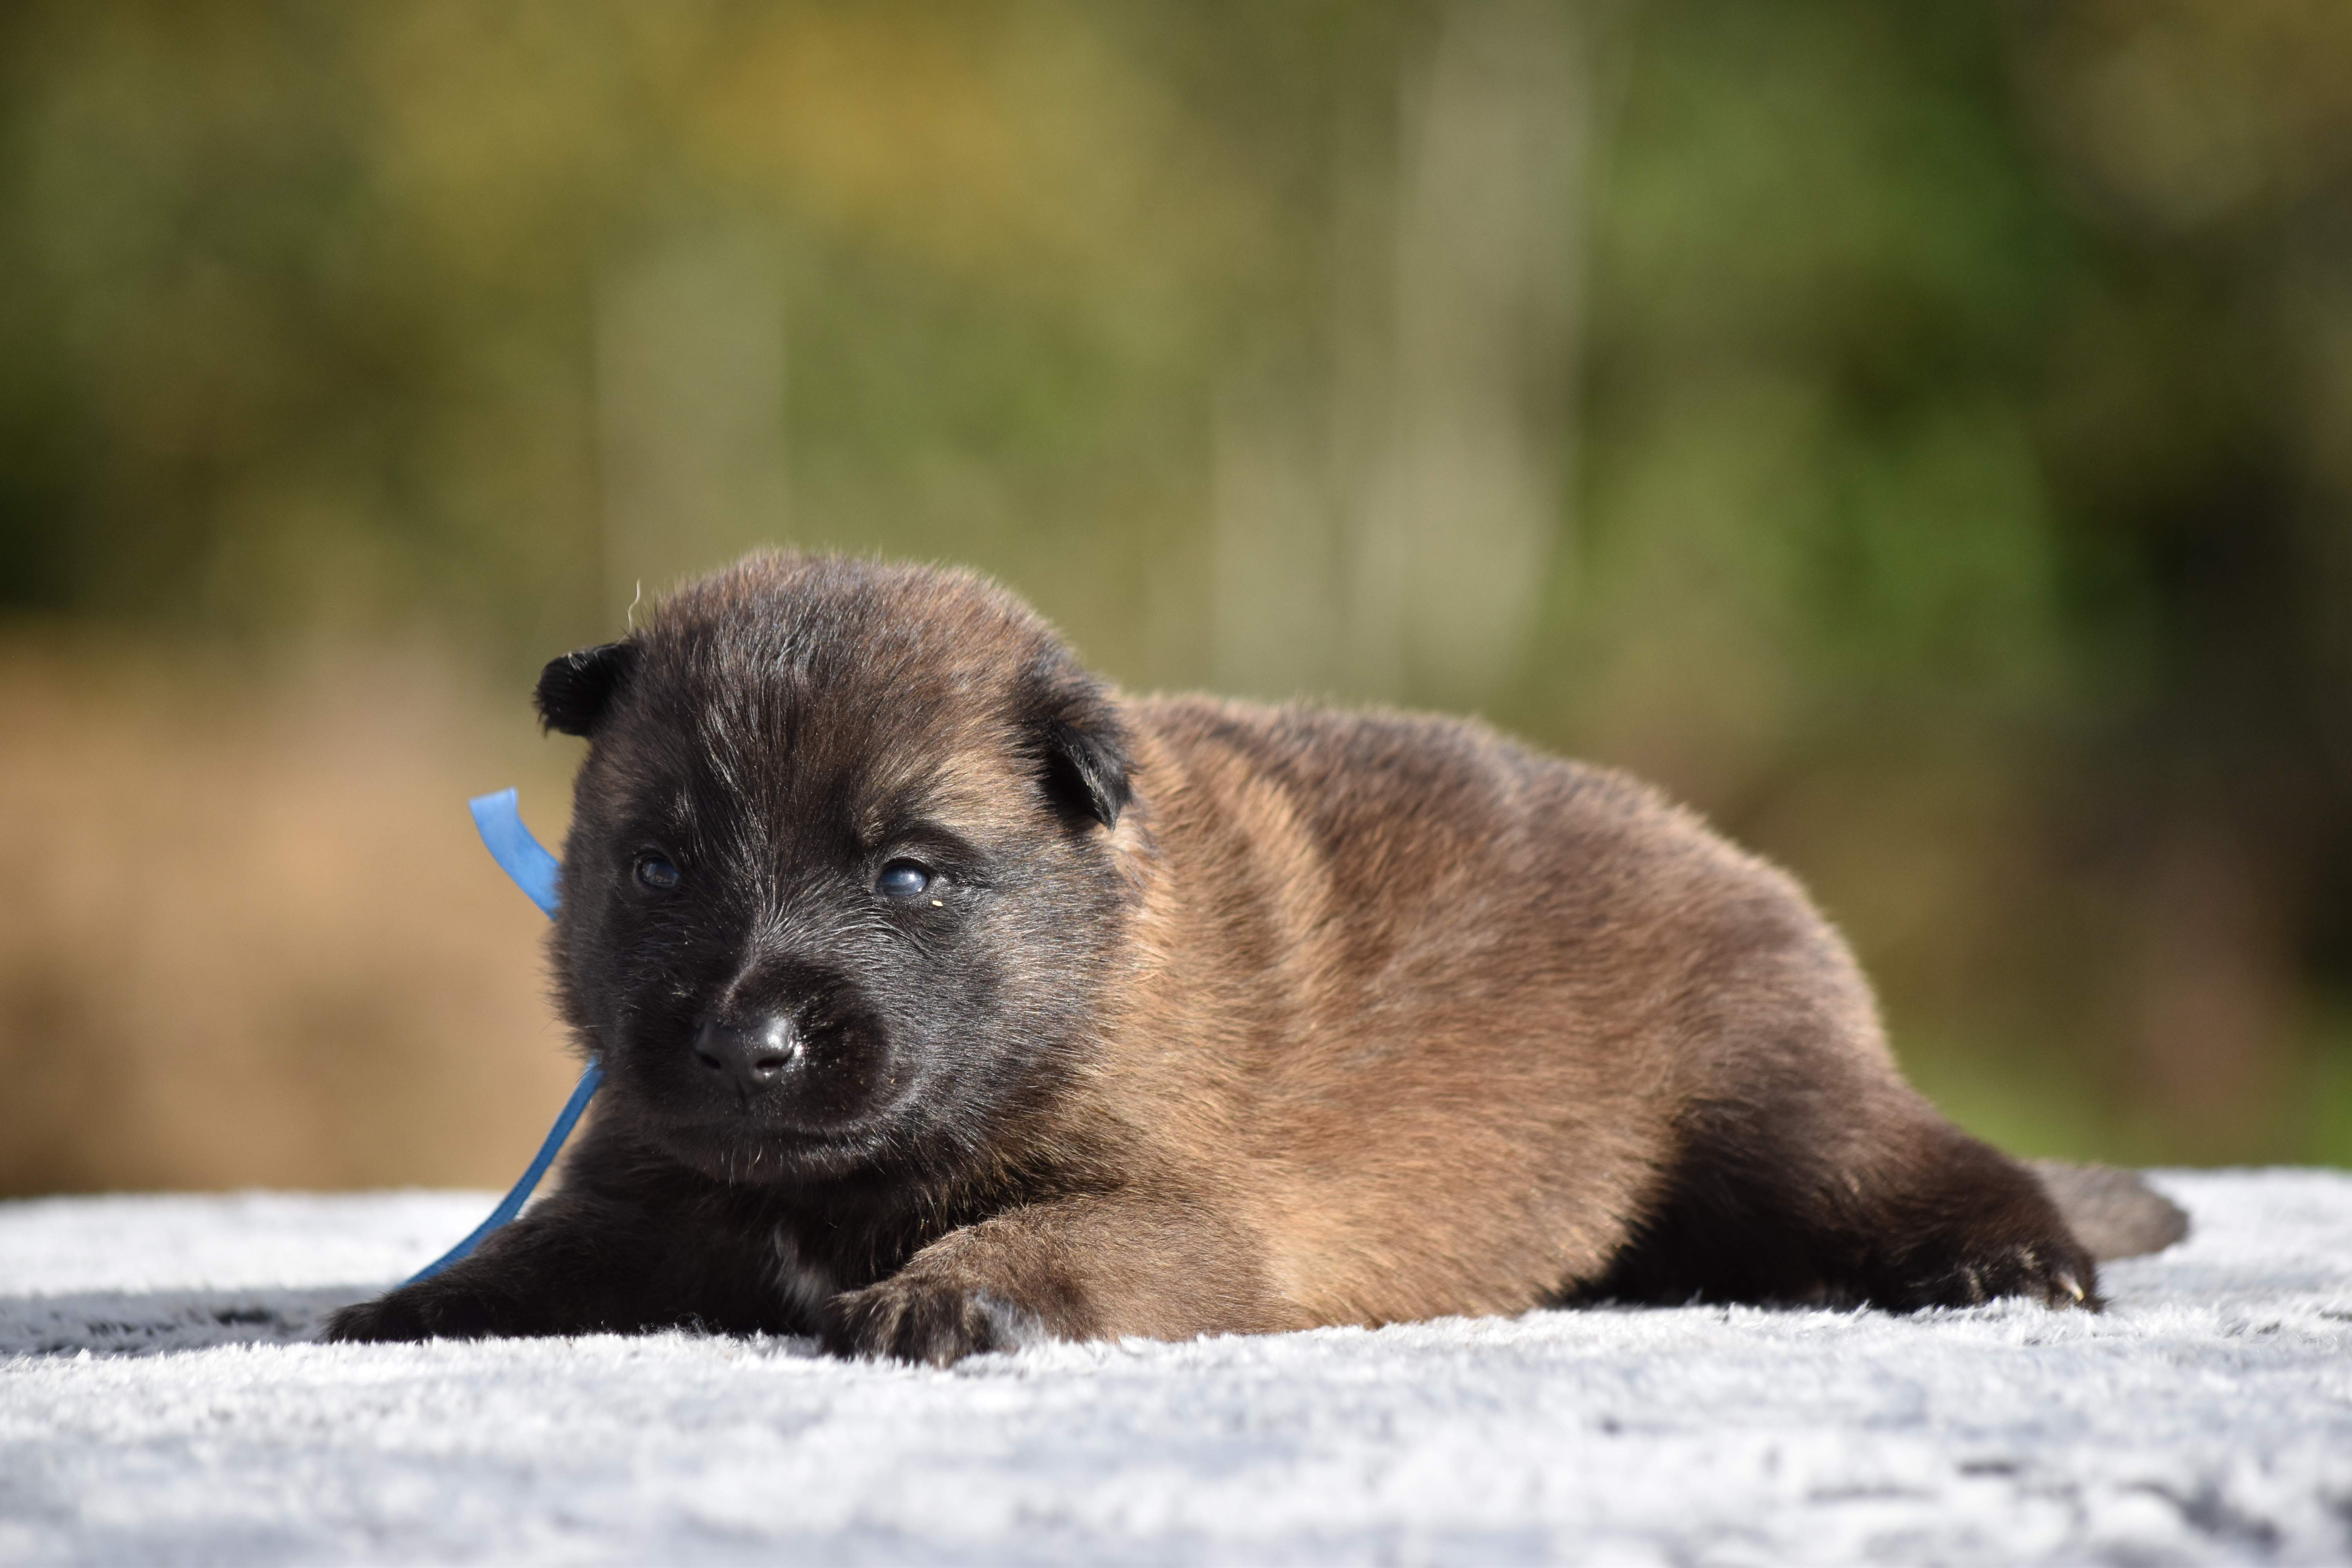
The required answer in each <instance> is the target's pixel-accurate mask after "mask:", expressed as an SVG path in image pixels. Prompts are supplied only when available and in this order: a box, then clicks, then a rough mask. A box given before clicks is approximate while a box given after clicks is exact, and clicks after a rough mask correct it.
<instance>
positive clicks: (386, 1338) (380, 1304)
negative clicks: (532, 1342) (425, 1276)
mask: <svg viewBox="0 0 2352 1568" xmlns="http://www.w3.org/2000/svg"><path fill="white" fill-rule="evenodd" d="M489 1331H490V1315H489V1313H488V1311H487V1310H484V1309H483V1307H482V1304H481V1303H480V1302H479V1301H478V1300H474V1298H472V1297H470V1296H467V1295H462V1294H457V1293H454V1292H451V1291H448V1290H439V1289H433V1288H432V1287H431V1286H429V1285H425V1284H416V1285H404V1286H402V1287H401V1288H400V1289H397V1290H394V1291H392V1292H391V1293H389V1294H388V1295H383V1296H379V1297H377V1298H376V1299H375V1300H373V1301H360V1302H356V1303H354V1304H353V1305H352V1306H349V1307H345V1308H343V1309H341V1310H340V1311H338V1312H336V1313H335V1315H334V1316H333V1317H331V1318H330V1319H328V1320H327V1331H326V1332H325V1333H324V1334H322V1335H320V1338H321V1339H323V1340H326V1341H328V1342H342V1343H350V1344H383V1343H398V1342H415V1341H417V1340H478V1339H480V1338H482V1337H483V1336H484V1335H485V1334H488V1332H489Z"/></svg>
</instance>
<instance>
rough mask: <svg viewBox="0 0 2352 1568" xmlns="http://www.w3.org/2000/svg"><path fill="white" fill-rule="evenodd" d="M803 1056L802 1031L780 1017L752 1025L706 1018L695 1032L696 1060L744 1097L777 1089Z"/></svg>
mask: <svg viewBox="0 0 2352 1568" xmlns="http://www.w3.org/2000/svg"><path fill="white" fill-rule="evenodd" d="M800 1054H801V1037H800V1031H799V1030H797V1029H795V1028H793V1021H792V1020H791V1019H790V1018H787V1017H784V1016H782V1015H780V1014H778V1015H771V1016H768V1017H765V1018H755V1019H753V1020H752V1021H751V1022H750V1023H748V1024H734V1023H729V1022H726V1021H724V1020H722V1019H719V1018H705V1019H704V1020H703V1021H702V1024H701V1026H700V1027H698V1028H697V1029H696V1030H695V1031H694V1059H695V1060H697V1061H698V1062H700V1063H701V1064H702V1065H703V1067H704V1068H708V1069H709V1071H711V1072H715V1073H719V1074H721V1075H723V1076H724V1077H725V1078H726V1079H727V1081H728V1082H730V1083H731V1084H733V1085H734V1086H735V1088H736V1089H738V1090H739V1091H740V1092H741V1093H744V1094H751V1093H753V1092H755V1091H756V1090H759V1089H767V1088H769V1087H771V1086H772V1085H773V1084H774V1083H775V1082H776V1081H777V1080H778V1079H782V1077H783V1076H784V1074H785V1072H786V1071H787V1070H788V1069H789V1068H791V1067H792V1065H793V1062H795V1061H797V1060H799V1059H800Z"/></svg>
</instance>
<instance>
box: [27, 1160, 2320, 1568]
mask: <svg viewBox="0 0 2352 1568" xmlns="http://www.w3.org/2000/svg"><path fill="white" fill-rule="evenodd" d="M2159 1181H2160V1184H2161V1185H2162V1186H2163V1187H2164V1189H2165V1190H2166V1191H2167V1192H2168V1194H2171V1195H2172V1196H2173V1197H2174V1198H2175V1199H2176V1200H2177V1201H2179V1203H2181V1204H2182V1205H2185V1206H2186V1207H2187V1208H2188V1209H2189V1212H2190V1214H2191V1215H2192V1216H2193V1220H2194V1224H2195V1226H2196V1228H2195V1230H2194V1231H2193V1233H2192V1234H2191V1236H2190V1238H2189V1240H2188V1241H2187V1242H2186V1243H2184V1244H2182V1245H2181V1246H2179V1247H2175V1248H2174V1249H2173V1250H2172V1251H2171V1252H2169V1253H2168V1254H2166V1255H2164V1256H2162V1257H2159V1258H2146V1259H2139V1260H2136V1261H2132V1262H2126V1263H2121V1264H2116V1265H2113V1266H2111V1267H2110V1268H2109V1269H2108V1271H2107V1276H2106V1279H2107V1289H2108V1292H2109V1294H2110V1296H2111V1297H2112V1299H2113V1301H2114V1305H2113V1307H2112V1308H2111V1310H2109V1311H2108V1312H2107V1313H2106V1314H2105V1316H2100V1317H2093V1316H2090V1315H2088V1314H2084V1313H2076V1312H2057V1313H2053V1312H2047V1311H2043V1310H2039V1309H2035V1308H2028V1307H2022V1306H1997V1307H1991V1308H1985V1309H1980V1310H1971V1311H1961V1312H1939V1313H1934V1314H1929V1315H1927V1316H1923V1317H1918V1318H1894V1317H1887V1316H1884V1315H1881V1314H1876V1313H1868V1312H1864V1313H1838V1312H1824V1311H1786V1312H1768V1311H1755V1310H1717V1309H1701V1308H1685V1309H1681V1310H1602V1311H1559V1312H1537V1313H1532V1314H1530V1315H1528V1316H1527V1317H1524V1318H1520V1319H1517V1320H1510V1321H1444V1322H1435V1323H1424V1324H1418V1325H1413V1326H1410V1327H1403V1328H1392V1329H1384V1330H1381V1331H1377V1332H1366V1331H1359V1330H1344V1331H1322V1332H1317V1333H1307V1334H1294V1335H1288V1336H1284V1337H1277V1338H1265V1339H1225V1340H1212V1341H1203V1342H1196V1343H1192V1344H1182V1345H1160V1344H1141V1343H1130V1344H1120V1345H1086V1346H1051V1347H1045V1348H1041V1349H1038V1350H1034V1351H1029V1352H1022V1353H1020V1354H1018V1355H1011V1356H991V1357H983V1358H980V1359H978V1360H975V1361H972V1362H970V1363H965V1364H964V1365H962V1366H961V1367H959V1368H957V1369H955V1370H954V1371H951V1372H945V1373H941V1372H930V1371H915V1370H909V1369H907V1368H902V1367H896V1366H880V1365H865V1364H846V1363H840V1362H834V1361H827V1360H824V1359H822V1358H820V1357H818V1356H816V1355H815V1354H814V1352H813V1351H812V1349H811V1347H810V1346H809V1345H807V1344H806V1343H803V1342H793V1341H758V1340H754V1341H742V1340H729V1339H712V1338H705V1337H699V1336H695V1335H689V1334H664V1335H660V1336H657V1337H654V1338H647V1339H613V1338H597V1339H583V1340H558V1341H542V1342H503V1343H483V1344H435V1345H425V1346H365V1347H360V1346H337V1347H333V1348H328V1347H323V1346H319V1345H312V1344H307V1343H302V1342H299V1341H300V1339H301V1337H302V1336H303V1335H304V1334H306V1333H307V1332H308V1331H310V1327H311V1326H312V1325H313V1324H315V1322H316V1321H318V1319H319V1317H320V1314H321V1313H322V1312H323V1310H325V1309H326V1308H327V1307H329V1306H331V1305H332V1304H334V1303H337V1302H340V1301H342V1300H350V1299H352V1298H354V1297H356V1296H359V1295H362V1294H365V1293H367V1288H368V1283H369V1282H376V1281H384V1280H389V1279H393V1278H394V1277H396V1276H398V1275H399V1274H401V1273H402V1272H403V1271H404V1270H405V1269H408V1268H413V1267H414V1266H415V1265H416V1264H418V1263H421V1262H422V1261H423V1260H424V1259H425V1258H428V1257H430V1256H431V1255H433V1254H434V1253H435V1252H436V1251H437V1250H438V1249H439V1248H440V1247H442V1246H443V1245H444V1244H445V1243H446V1242H447V1241H449V1240H450V1239H451V1238H453V1237H457V1236H458V1235H460V1234H462V1233H463V1232H464V1231H465V1230H466V1229H467V1227H468V1226H471V1225H472V1224H473V1222H474V1221H475V1220H476V1219H477V1218H478V1217H479V1215H480V1214H481V1212H482V1210H483V1209H484V1207H485V1206H486V1205H487V1204H488V1198H487V1197H486V1196H484V1195H482V1194H389V1195H381V1196H360V1197H298V1196H266V1195H256V1196H245V1197H227V1198H212V1197H145V1198H141V1197H131V1198H103V1199H70V1200H55V1201H47V1202H38V1203H25V1204H14V1205H0V1357H5V1360H0V1563H150V1562H152V1563H278V1562H289V1563H334V1562H371V1563H373V1562H388V1563H417V1562H472V1561H489V1562H526V1561H527V1562H541V1561H547V1562H558V1561H560V1562H572V1561H593V1562H737V1561H741V1562H761V1563H776V1562H812V1563H868V1562H891V1563H897V1562H919V1563H932V1562H972V1561H978V1562H1020V1563H1033V1562H1050V1563H1063V1562H1070V1563H1095V1562H1103V1561H1117V1562H1146V1563H1174V1562H1182V1563H1200V1562H1252V1563H1278V1562H1294V1561H1297V1562H1349V1563H1358V1562H1378V1563H1420V1562H1444V1563H1471V1562H1475V1563H1517V1562H1601V1563H1649V1562H1659V1563H1750V1562H1765V1561H1804V1562H1848V1561H1861V1562H1874V1563H1876V1562H1887V1563H1914V1562H1916V1563H1979V1562H1983V1563H2017V1562H2044V1561H2053V1562H2066V1563H2080V1562H2115V1563H2170V1562H2208V1561H2243V1560H2278V1561H2288V1562H2308V1561H2315V1560H2335V1559H2341V1558H2344V1557H2346V1556H2347V1554H2352V1356H2347V1352H2352V1176H2347V1175H2342V1174H2336V1173H2319V1172H2305V1171H2266V1172H2240V1173H2194V1174H2192V1173H2168V1174H2164V1175H2162V1176H2161V1177H2160V1178H2159ZM289 1341H293V1342H289Z"/></svg>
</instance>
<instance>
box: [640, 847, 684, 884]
mask: <svg viewBox="0 0 2352 1568" xmlns="http://www.w3.org/2000/svg"><path fill="white" fill-rule="evenodd" d="M637 881H638V882H639V884H640V885H642V886H644V887H647V888H651V889H653V890H654V891H655V892H656V893H667V892H668V891H669V890H670V889H672V888H675V887H677V867H676V866H674V865H672V864H671V863H670V862H669V861H668V860H667V859H666V858H663V857H661V856H659V855H640V856H638V857H637Z"/></svg>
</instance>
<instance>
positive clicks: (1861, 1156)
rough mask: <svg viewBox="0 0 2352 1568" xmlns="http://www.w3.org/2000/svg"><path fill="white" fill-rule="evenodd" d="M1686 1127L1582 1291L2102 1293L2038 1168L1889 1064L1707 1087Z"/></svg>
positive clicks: (1853, 1302)
mask: <svg viewBox="0 0 2352 1568" xmlns="http://www.w3.org/2000/svg"><path fill="white" fill-rule="evenodd" d="M1857 1067H1859V1064H1857ZM1839 1079H1843V1081H1839ZM1681 1131H1682V1132H1683V1144H1682V1148H1681V1151H1680V1154H1679V1158H1678V1160H1677V1161H1676V1163H1675V1165H1674V1167H1673V1168H1672V1169H1671V1170H1670V1172H1669V1173H1668V1174H1667V1178H1666V1180H1665V1182H1664V1184H1663V1187H1662V1189H1661V1191H1660V1192H1659V1193H1658V1194H1656V1196H1655V1198H1654V1202H1653V1204H1652V1205H1651V1207H1650V1210H1649V1212H1648V1213H1647V1214H1646V1215H1644V1216H1643V1219H1642V1221H1641V1222H1640V1223H1639V1224H1638V1225H1637V1226H1636V1228H1635V1231H1634V1234H1633V1238H1632V1239H1631V1240H1630V1241H1629V1242H1628V1244H1627V1246H1626V1247H1625V1248H1624V1250H1623V1251H1622V1252H1621V1253H1620V1255H1619V1256H1618V1258H1617V1259H1616V1260H1615V1262H1614V1264H1613V1265H1612V1268H1611V1270H1610V1273H1609V1274H1608V1276H1607V1277H1606V1278H1605V1279H1602V1280H1601V1281H1600V1282H1599V1283H1598V1284H1596V1285H1595V1286H1593V1287H1591V1289H1587V1290H1584V1291H1581V1292H1579V1294H1580V1295H1582V1296H1584V1297H1586V1298H1588V1299H1615V1300H1645V1301H1685V1300H1722V1301H1753V1302H1769V1303H1783V1304H1797V1303H1808V1302H1811V1303H1821V1304H1824V1305H1847V1306H1863V1305H1867V1306H1874V1307H1883V1308H1886V1309H1889V1310H1895V1311H1914V1310H1918V1309H1920V1308H1924V1307H1963V1306H1970V1305H1974V1304H1976V1303H1979V1302H1982V1301H1988V1300H1993V1299H1995V1298H1997V1297H2003V1296H2022V1297H2026V1298H2028V1299H2031V1300H2039V1301H2042V1302H2044V1303H2046V1304H2048V1305H2050V1306H2053V1307H2072V1306H2082V1307H2088V1308H2091V1309H2093V1310H2096V1308H2097V1307H2098V1306H2099V1304H2100V1302H2099V1298H2098V1294H2097V1291H2098V1275H2097V1270H2096V1267H2095V1264H2094V1263H2093V1262H2092V1258H2091V1254H2090V1253H2089V1251H2088V1250H2087V1249H2086V1248H2084V1247H2083V1246H2082V1244H2081V1243H2080V1242H2079V1241H2077V1240H2076V1239H2075V1237H2074V1235H2073V1234H2072V1233H2071V1232H2070V1231H2069V1230H2068V1229H2067V1227H2066V1223H2065V1221H2064V1219H2063V1217H2061V1215H2059V1213H2058V1210H2057V1208H2056V1206H2055V1205H2053V1204H2052V1202H2051V1200H2050V1197H2049V1195H2048V1194H2047V1193H2046V1192H2045V1191H2044V1190H2043V1188H2042V1184H2040V1183H2039V1182H2038V1181H2036V1180H2035V1179H2034V1177H2033V1175H2032V1173H2031V1172H2029V1171H2027V1170H2026V1169H2025V1167H2023V1166H2022V1165H2021V1164H2019V1163H2017V1162H2015V1161H2013V1160H2011V1159H2010V1158H2009V1157H2008V1156H2006V1155H2004V1154H2002V1153H2000V1152H1999V1151H1998V1150H1995V1149H1993V1148H1991V1147H1990V1146H1989V1145H1987V1144H1985V1143H1982V1142H1978V1141H1977V1140H1976V1139H1974V1138H1971V1137H1969V1135H1968V1134H1966V1133H1965V1132H1962V1131H1960V1130H1959V1129H1958V1128H1956V1127H1954V1126H1952V1125H1951V1124H1950V1123H1949V1122H1948V1121H1945V1120H1944V1119H1943V1118H1942V1117H1941V1116H1940V1115H1938V1114H1937V1112H1936V1110H1935V1109H1934V1108H1933V1107H1932V1106H1930V1105H1929V1104H1928V1103H1927V1101H1926V1100H1924V1099H1922V1098H1921V1097H1920V1096H1919V1095H1918V1094H1916V1092H1915V1091H1913V1090H1912V1089H1910V1088H1909V1087H1907V1086H1906V1085H1905V1084H1903V1083H1902V1082H1901V1081H1900V1080H1899V1079H1895V1078H1894V1077H1893V1075H1892V1072H1891V1070H1890V1071H1889V1072H1888V1073H1887V1074H1886V1075H1885V1077H1880V1076H1879V1075H1877V1074H1876V1073H1874V1072H1869V1071H1866V1070H1856V1071H1853V1072H1849V1073H1845V1074H1841V1075H1836V1076H1835V1077H1833V1078H1832V1079H1831V1080H1830V1081H1827V1082H1824V1081H1821V1080H1820V1079H1801V1081H1797V1082H1793V1083H1791V1084H1790V1086H1789V1087H1788V1088H1787V1089H1785V1090H1784V1091H1782V1092H1780V1093H1779V1094H1773V1095H1764V1096H1759V1097H1756V1098H1752V1099H1751V1098H1748V1097H1744V1096H1743V1097H1741V1098H1739V1099H1738V1100H1728V1101H1714V1102H1703V1103H1699V1104H1696V1105H1694V1106H1692V1107H1689V1108H1687V1109H1686V1110H1685V1114H1684V1116H1683V1118H1682V1127H1681Z"/></svg>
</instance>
